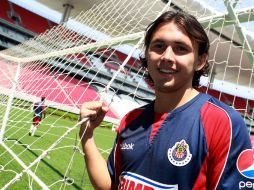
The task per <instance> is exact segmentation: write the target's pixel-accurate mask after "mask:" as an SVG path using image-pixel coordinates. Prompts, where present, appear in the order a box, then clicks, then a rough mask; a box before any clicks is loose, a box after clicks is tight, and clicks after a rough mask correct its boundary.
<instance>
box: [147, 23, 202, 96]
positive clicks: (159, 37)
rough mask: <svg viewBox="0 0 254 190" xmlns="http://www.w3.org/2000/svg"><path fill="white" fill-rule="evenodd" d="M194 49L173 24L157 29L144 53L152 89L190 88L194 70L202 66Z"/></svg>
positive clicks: (194, 46) (189, 40)
mask: <svg viewBox="0 0 254 190" xmlns="http://www.w3.org/2000/svg"><path fill="white" fill-rule="evenodd" d="M197 46H198V45H197V44H196V43H195V42H193V41H192V40H191V39H190V38H189V37H188V36H187V34H186V33H185V32H183V31H182V30H181V29H180V28H178V27H177V25H175V24H174V22H170V23H166V24H161V25H160V26H159V27H158V28H157V30H156V31H155V33H154V34H153V36H152V39H151V42H150V45H149V47H148V49H147V51H146V59H147V61H148V67H147V68H148V72H149V74H150V75H151V77H152V79H153V81H154V86H155V90H157V91H160V92H172V91H176V90H179V89H183V90H184V89H187V88H191V87H192V79H193V75H194V71H195V70H199V69H201V68H202V67H203V65H204V63H203V62H204V61H203V59H199V56H198V52H197V51H198V50H197V49H198V47H197ZM201 60H202V61H201Z"/></svg>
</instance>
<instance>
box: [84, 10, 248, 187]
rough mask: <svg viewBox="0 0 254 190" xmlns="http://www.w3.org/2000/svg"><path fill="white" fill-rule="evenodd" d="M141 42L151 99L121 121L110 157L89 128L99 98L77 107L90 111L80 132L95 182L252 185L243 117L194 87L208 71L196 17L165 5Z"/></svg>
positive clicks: (95, 122) (102, 109)
mask: <svg viewBox="0 0 254 190" xmlns="http://www.w3.org/2000/svg"><path fill="white" fill-rule="evenodd" d="M144 44H145V52H144V57H142V58H141V61H142V63H143V65H144V67H145V68H146V69H147V71H148V79H150V83H151V84H152V85H153V87H154V90H155V100H154V101H153V102H151V103H149V104H147V105H145V106H143V107H140V108H137V109H134V110H133V111H131V112H129V113H128V114H127V115H126V116H125V117H124V118H123V119H122V120H121V123H120V126H119V127H118V129H117V137H116V140H115V143H114V146H113V149H112V152H111V153H110V155H109V158H108V160H107V161H105V160H104V159H103V157H102V156H101V154H100V152H99V151H98V149H97V147H96V144H95V142H94V138H93V132H94V129H95V128H96V127H98V126H99V125H100V123H101V122H102V120H103V118H104V116H105V114H106V112H107V111H108V109H109V108H108V107H107V106H105V105H104V104H103V102H100V101H98V102H87V103H84V104H83V105H82V107H81V110H80V118H81V119H83V118H87V117H88V118H89V119H88V120H87V121H86V122H84V123H83V124H81V128H80V138H81V143H82V146H83V152H84V154H85V157H84V158H85V163H86V168H87V171H88V174H89V177H90V180H91V182H92V184H93V186H94V188H95V189H107V190H109V189H119V190H132V189H133V190H134V189H143V190H144V189H146V190H151V189H171V190H173V189H174V190H176V189H178V190H190V189H192V190H201V189H202V190H204V189H207V190H210V189H221V190H232V189H234V190H235V189H244V188H242V187H243V186H244V184H246V186H247V185H248V184H247V183H250V184H253V175H252V177H251V175H250V172H252V174H253V157H250V156H247V157H246V153H248V155H252V156H253V153H252V147H251V143H250V138H249V135H248V132H247V127H246V125H245V123H244V121H243V119H242V118H241V116H240V114H239V113H238V112H237V111H235V110H234V109H233V108H231V107H229V106H228V105H226V104H224V103H223V102H221V101H219V100H218V99H216V98H214V97H212V96H210V95H208V94H204V93H200V92H199V91H198V90H197V89H198V87H199V81H200V77H201V76H207V74H208V72H209V63H208V52H209V39H208V36H207V34H206V33H205V31H204V29H203V28H202V26H201V24H200V23H199V22H198V21H197V19H196V18H195V17H193V16H192V15H190V14H188V13H185V12H181V11H177V12H174V11H168V12H165V13H163V14H162V15H161V16H160V17H158V18H157V19H156V20H155V21H154V22H152V23H151V24H150V25H149V26H148V28H147V30H146V34H145V39H144ZM247 158H248V159H247ZM251 168H252V169H251ZM248 172H249V173H248Z"/></svg>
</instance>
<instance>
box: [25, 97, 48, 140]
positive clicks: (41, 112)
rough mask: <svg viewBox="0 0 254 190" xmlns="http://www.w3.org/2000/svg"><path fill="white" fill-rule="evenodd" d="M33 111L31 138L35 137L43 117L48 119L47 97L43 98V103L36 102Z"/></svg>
mask: <svg viewBox="0 0 254 190" xmlns="http://www.w3.org/2000/svg"><path fill="white" fill-rule="evenodd" d="M33 111H34V117H33V124H32V125H31V128H30V131H29V136H34V134H35V132H36V130H37V129H38V127H39V124H40V122H41V120H42V116H43V118H45V117H46V105H45V97H41V101H40V102H36V103H35V104H34V107H33Z"/></svg>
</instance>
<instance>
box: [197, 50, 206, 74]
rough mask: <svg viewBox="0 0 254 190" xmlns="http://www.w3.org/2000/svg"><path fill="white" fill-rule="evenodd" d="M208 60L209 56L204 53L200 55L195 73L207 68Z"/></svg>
mask: <svg viewBox="0 0 254 190" xmlns="http://www.w3.org/2000/svg"><path fill="white" fill-rule="evenodd" d="M207 59H208V54H206V53H204V54H202V55H200V56H199V57H198V60H197V64H196V66H195V71H199V70H201V69H202V68H203V67H204V66H205V64H206V62H207Z"/></svg>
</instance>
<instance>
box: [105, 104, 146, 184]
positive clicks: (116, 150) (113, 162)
mask: <svg viewBox="0 0 254 190" xmlns="http://www.w3.org/2000/svg"><path fill="white" fill-rule="evenodd" d="M141 113H142V109H135V110H133V111H131V112H129V113H128V114H126V115H125V116H124V117H123V119H122V120H121V123H120V125H119V127H118V128H117V130H116V132H117V136H116V139H115V142H114V146H113V149H112V151H111V153H110V154H109V157H108V160H107V166H108V171H109V174H110V177H111V180H112V182H113V184H114V185H115V186H117V185H118V184H119V177H120V175H121V172H122V170H121V138H120V135H121V132H122V131H123V130H124V129H125V128H126V127H127V126H128V125H129V124H130V123H131V122H132V121H133V120H134V119H135V118H137V117H138V116H139V115H140V114H141Z"/></svg>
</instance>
